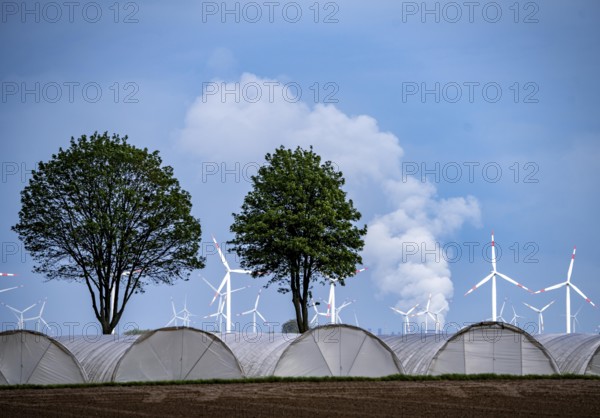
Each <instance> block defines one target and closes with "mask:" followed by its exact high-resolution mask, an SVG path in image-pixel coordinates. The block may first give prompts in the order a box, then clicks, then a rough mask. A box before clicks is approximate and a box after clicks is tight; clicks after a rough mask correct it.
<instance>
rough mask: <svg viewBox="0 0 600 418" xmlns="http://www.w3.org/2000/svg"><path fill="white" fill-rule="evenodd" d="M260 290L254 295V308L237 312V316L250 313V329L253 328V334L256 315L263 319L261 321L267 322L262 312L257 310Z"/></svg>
mask: <svg viewBox="0 0 600 418" xmlns="http://www.w3.org/2000/svg"><path fill="white" fill-rule="evenodd" d="M260 292H262V288H261V289H260V290H259V291H258V296H256V302H254V309H250V310H249V311H246V312H242V313H241V314H238V316H240V315H249V314H252V329H253V331H252V332H253V333H255V334H256V315H258V316H259V317H260V319H262V320H263V323H265V322H267V320H266V319H265V317H264V316H262V314H261V313H260V312H259V311H258V301H259V299H260Z"/></svg>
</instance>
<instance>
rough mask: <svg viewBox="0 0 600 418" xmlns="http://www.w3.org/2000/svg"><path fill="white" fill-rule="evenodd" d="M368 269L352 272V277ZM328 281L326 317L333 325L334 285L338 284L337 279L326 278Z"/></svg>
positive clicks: (334, 313) (334, 319)
mask: <svg viewBox="0 0 600 418" xmlns="http://www.w3.org/2000/svg"><path fill="white" fill-rule="evenodd" d="M367 269H368V267H364V268H362V269H359V270H356V271H355V272H354V275H357V274H358V273H362V272H363V271H365V270H367ZM327 278H328V279H329V300H328V301H327V316H330V317H331V321H330V322H331V323H332V324H335V323H336V321H337V312H338V311H337V310H336V307H335V283H336V282H338V281H339V280H338V279H332V278H330V277H327Z"/></svg>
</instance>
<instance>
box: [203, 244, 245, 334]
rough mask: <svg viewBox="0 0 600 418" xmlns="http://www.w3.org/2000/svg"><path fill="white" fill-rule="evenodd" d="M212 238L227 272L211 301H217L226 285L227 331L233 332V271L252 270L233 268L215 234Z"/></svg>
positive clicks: (243, 272) (242, 272)
mask: <svg viewBox="0 0 600 418" xmlns="http://www.w3.org/2000/svg"><path fill="white" fill-rule="evenodd" d="M212 239H213V242H214V243H215V245H216V247H217V251H218V252H219V256H220V257H221V261H222V262H223V265H224V266H225V270H226V273H225V277H223V281H222V282H221V284H220V285H219V288H218V290H217V293H216V294H215V297H214V298H213V300H212V302H210V304H211V305H212V304H213V302H214V301H215V299H216V298H217V296H218V295H219V294H220V293H221V289H223V286H225V304H226V305H227V308H226V310H225V318H226V326H225V328H226V331H227V332H231V293H232V292H231V273H240V274H250V273H252V272H251V271H250V270H243V269H231V268H230V267H229V263H227V260H226V259H225V255H224V254H223V252H222V251H221V247H219V243H218V242H217V240H216V239H215V237H214V235H213V237H212Z"/></svg>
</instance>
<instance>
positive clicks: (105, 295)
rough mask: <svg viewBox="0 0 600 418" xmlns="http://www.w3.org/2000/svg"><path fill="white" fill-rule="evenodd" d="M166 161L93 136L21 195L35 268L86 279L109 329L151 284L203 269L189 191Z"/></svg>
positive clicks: (24, 232) (115, 139)
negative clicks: (129, 303) (184, 188)
mask: <svg viewBox="0 0 600 418" xmlns="http://www.w3.org/2000/svg"><path fill="white" fill-rule="evenodd" d="M161 163H162V160H161V158H160V157H159V155H158V151H154V152H148V150H147V149H139V148H136V147H134V146H133V145H130V144H129V143H127V137H126V136H125V137H123V138H120V137H119V136H118V135H116V134H115V135H113V136H112V137H109V135H108V133H104V134H102V135H100V134H98V133H97V132H96V133H94V134H93V135H92V136H91V137H89V138H87V137H86V136H85V135H83V136H81V137H80V138H79V139H78V140H75V139H74V138H71V145H70V147H69V148H68V149H66V150H63V149H62V148H60V149H59V151H58V153H57V154H55V155H52V158H51V159H50V161H48V162H40V163H39V164H38V167H37V170H35V171H33V172H32V178H31V180H30V181H29V184H28V185H27V186H26V187H25V189H24V190H23V191H22V192H21V204H22V208H21V211H20V212H19V223H17V224H16V225H15V226H13V228H12V229H13V231H15V232H17V233H18V234H19V238H20V239H21V240H22V241H23V243H24V246H25V248H26V249H27V251H29V253H30V254H31V255H32V257H33V259H34V260H35V261H36V265H35V267H34V272H36V273H41V274H44V275H45V276H46V278H47V279H48V280H53V279H66V280H72V281H75V282H84V283H85V284H86V285H87V288H88V290H89V293H90V296H91V299H92V307H93V309H94V313H95V315H96V318H97V319H98V321H99V322H100V324H101V326H102V331H103V333H105V334H109V333H110V332H111V331H112V330H113V329H114V328H115V327H116V326H117V324H118V322H119V320H120V318H121V316H122V314H123V311H124V309H125V306H126V305H127V302H128V301H129V300H130V298H131V296H132V295H133V294H135V293H143V292H144V286H145V285H147V284H148V283H154V284H156V283H166V284H173V282H174V280H175V279H177V278H182V279H184V280H187V274H185V273H187V272H188V271H189V270H192V269H198V268H203V267H204V258H203V257H200V256H199V255H198V250H199V246H200V236H201V228H200V222H199V221H198V220H197V219H196V218H194V217H192V216H191V214H190V211H191V208H192V203H191V199H190V195H189V193H187V192H186V191H184V190H182V189H181V188H180V186H179V182H178V181H177V179H175V178H174V177H173V169H172V168H171V167H169V166H164V167H161ZM111 294H112V295H111Z"/></svg>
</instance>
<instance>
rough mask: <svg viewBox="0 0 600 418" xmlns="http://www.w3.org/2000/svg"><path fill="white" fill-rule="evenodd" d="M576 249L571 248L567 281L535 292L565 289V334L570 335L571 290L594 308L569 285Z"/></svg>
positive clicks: (590, 302)
mask: <svg viewBox="0 0 600 418" xmlns="http://www.w3.org/2000/svg"><path fill="white" fill-rule="evenodd" d="M576 249H577V248H576V247H573V255H571V264H569V270H568V271H567V281H566V282H562V283H558V284H555V285H553V286H550V287H547V288H545V289H542V290H538V291H537V292H535V293H543V292H547V291H549V290H554V289H560V288H561V287H563V286H564V287H565V288H566V289H567V315H566V320H567V334H570V333H571V288H573V290H575V291H576V292H577V293H579V295H580V296H581V297H582V298H583V299H585V301H586V302H587V303H589V304H590V305H592V306H593V307H594V308H595V307H596V305H594V302H592V301H591V300H590V298H588V297H587V296H586V295H584V294H583V292H582V291H581V290H579V288H578V287H577V286H575V285H574V284H573V283H571V273H573V263H574V262H575V250H576Z"/></svg>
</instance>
